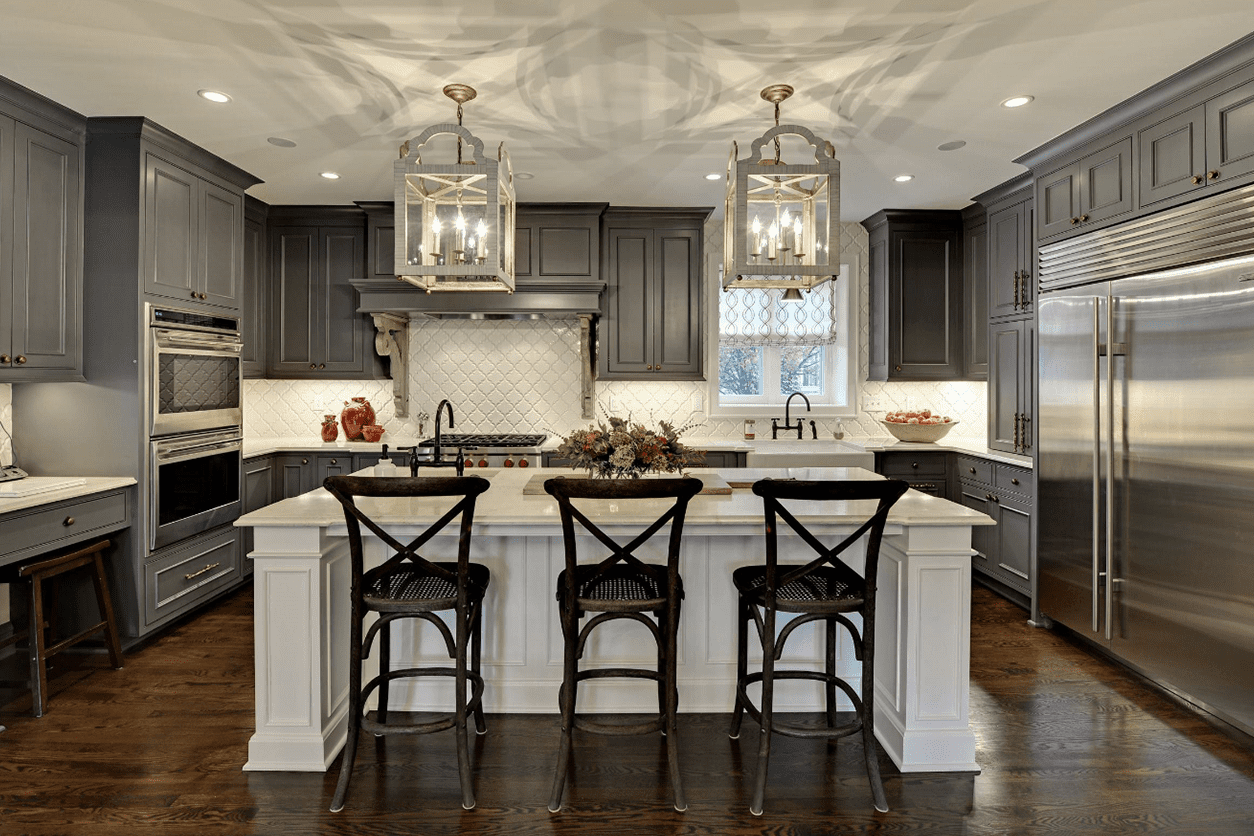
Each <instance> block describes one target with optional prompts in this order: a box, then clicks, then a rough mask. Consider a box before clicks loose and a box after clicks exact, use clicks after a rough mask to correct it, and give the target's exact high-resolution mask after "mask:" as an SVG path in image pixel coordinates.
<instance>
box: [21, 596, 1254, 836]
mask: <svg viewBox="0 0 1254 836" xmlns="http://www.w3.org/2000/svg"><path fill="white" fill-rule="evenodd" d="M973 595H974V606H973V613H974V615H973V623H972V646H971V714H972V721H973V725H974V727H975V730H976V735H977V740H978V747H979V748H978V752H977V760H978V761H979V763H980V765H981V767H982V771H981V772H980V773H979V774H978V775H972V774H958V775H954V774H922V775H901V774H899V773H897V772H896V770H895V769H894V768H893V767H892V764H891V762H889V761H888V760H887V759H886V758H883V757H881V762H882V764H883V768H884V776H885V778H884V783H885V788H886V790H887V792H888V800H889V804H890V805H891V807H892V810H891V812H888V813H884V814H877V813H875V811H874V809H873V808H872V806H871V797H870V791H869V789H868V786H867V782H866V777H865V774H864V772H863V768H862V763H861V751H860V744H859V743H858V742H857V741H856V740H845V741H841V742H840V743H837V744H829V743H827V742H823V741H808V740H794V739H789V738H776V741H775V742H774V744H773V751H772V765H771V774H770V782H769V784H768V787H767V797H766V810H765V814H764V815H763V816H762V817H761V818H755V817H753V816H751V815H749V812H748V801H747V794H746V793H747V792H748V786H747V785H748V783H749V782H748V780H747V777H746V774H745V772H744V768H745V767H747V766H751V765H752V763H753V756H754V753H755V752H756V747H757V735H756V733H755V732H753V731H751V730H749V728H748V724H746V731H745V733H744V734H743V736H742V738H741V739H740V741H731V740H729V739H728V738H727V734H726V726H727V718H726V717H725V716H722V715H702V714H696V715H693V714H686V715H683V717H682V718H681V724H680V741H681V745H682V750H681V755H682V760H683V770H684V780H685V785H686V790H687V793H688V798H689V805H690V806H689V808H688V811H687V812H686V813H682V814H681V813H676V812H675V811H674V810H673V809H672V808H671V806H670V801H669V798H670V789H669V785H668V782H667V779H666V771H665V770H666V757H665V751H664V749H663V748H662V746H661V744H660V742H659V740H658V739H657V738H656V737H653V736H650V737H639V738H605V737H598V736H592V735H578V736H577V737H576V741H577V743H576V746H577V749H576V754H575V766H574V769H573V780H574V783H573V784H572V786H571V788H570V789H569V790H568V792H567V796H566V800H567V804H566V808H565V809H564V810H563V812H561V813H560V814H557V815H551V814H550V813H549V812H548V811H547V810H546V809H545V804H546V801H547V799H548V795H549V788H550V781H551V778H552V769H553V761H552V758H553V757H554V754H555V750H556V748H557V718H556V717H555V716H554V715H542V716H541V715H495V716H490V717H489V718H488V733H487V735H485V736H483V737H480V738H475V739H474V740H473V742H472V752H473V756H474V759H475V761H476V767H475V780H476V792H477V795H478V801H479V806H478V807H477V808H476V809H475V810H472V811H469V812H467V811H464V810H462V808H461V805H460V802H459V799H460V795H459V791H458V781H457V770H456V758H455V756H454V752H453V742H452V739H451V737H450V735H451V734H452V732H451V731H449V732H443V733H440V734H437V735H429V736H420V737H417V738H413V739H408V740H407V739H404V738H396V737H393V738H392V739H390V740H387V741H386V742H382V743H372V742H370V741H368V740H363V742H362V746H361V749H360V751H359V754H358V771H357V773H356V774H355V775H354V779H353V786H352V790H351V792H350V795H349V799H348V805H347V807H346V808H345V810H344V812H342V813H338V814H332V813H329V812H327V806H328V804H329V802H330V799H331V793H332V789H333V787H334V781H335V778H336V775H337V771H338V765H337V766H334V767H333V768H332V769H331V771H330V772H328V773H326V774H325V775H323V774H309V773H245V772H243V771H241V768H240V767H241V766H242V764H243V762H244V760H245V757H246V750H247V742H248V737H249V735H250V733H251V728H252V726H251V724H252V716H253V713H252V712H253V685H252V683H253V670H252V665H253V657H252V618H251V614H252V594H251V591H250V590H244V591H241V592H239V593H237V594H235V595H234V596H232V597H230V598H228V599H226V600H224V601H222V602H221V603H219V604H218V605H216V606H215V607H214V608H213V609H211V610H210V611H208V612H206V613H205V614H204V615H202V616H201V617H199V618H197V619H195V620H194V621H191V622H189V623H187V624H184V625H182V626H180V627H178V628H177V629H176V630H174V631H173V632H171V633H170V634H168V635H167V636H165V637H163V638H161V639H160V640H158V641H157V642H155V643H153V644H151V645H150V646H148V647H146V648H144V649H142V650H140V651H137V652H135V653H133V654H131V655H129V656H128V657H127V659H126V667H125V668H124V669H123V670H121V671H112V670H109V669H107V667H105V662H104V657H103V656H90V655H89V656H78V657H68V658H65V659H64V660H63V661H61V663H60V665H59V670H58V672H57V673H56V674H55V676H54V677H53V681H52V685H51V689H52V700H51V707H50V711H49V713H48V714H47V715H46V716H45V717H43V718H42V719H35V718H33V717H31V716H30V715H29V713H28V710H29V704H30V700H29V697H28V696H26V695H25V694H23V693H20V692H18V691H15V690H12V689H10V690H0V724H2V725H4V726H7V730H6V731H4V732H0V834H3V836H19V835H20V834H76V836H94V835H95V834H134V833H145V834H146V833H159V834H191V833H196V834H201V835H203V834H206V833H212V834H367V835H369V834H402V833H414V834H431V836H440V834H455V833H465V834H494V835H495V834H529V833H552V834H615V836H618V834H624V833H645V834H706V833H711V834H751V833H752V834H775V835H777V836H785V835H786V834H795V835H796V836H809V834H815V835H816V836H817V834H836V833H841V834H844V833H878V834H894V836H898V835H899V834H914V833H919V834H924V833H925V834H937V835H938V836H949V834H1090V833H1092V834H1098V833H1100V834H1142V833H1144V834H1154V833H1162V834H1172V836H1175V835H1176V834H1199V836H1201V835H1202V834H1204V835H1205V836H1228V835H1229V834H1231V836H1238V834H1240V836H1249V834H1251V833H1254V752H1252V751H1251V750H1250V749H1248V748H1246V743H1247V742H1242V741H1238V740H1235V739H1233V738H1232V737H1229V736H1227V735H1225V734H1224V733H1222V732H1221V731H1219V730H1217V729H1215V728H1213V727H1212V726H1211V725H1209V724H1208V723H1207V722H1206V721H1205V720H1204V719H1202V718H1201V717H1200V716H1198V715H1196V714H1194V713H1192V712H1191V711H1189V710H1187V709H1185V708H1183V707H1181V706H1179V705H1177V704H1176V703H1174V702H1173V701H1172V700H1171V699H1169V698H1168V697H1166V696H1164V695H1162V694H1160V693H1159V692H1157V691H1156V690H1155V689H1154V688H1152V687H1149V686H1147V685H1145V684H1143V683H1141V682H1140V681H1139V680H1137V679H1136V678H1135V677H1133V676H1131V675H1130V674H1127V673H1125V672H1124V671H1122V670H1121V669H1119V668H1118V667H1116V666H1114V665H1112V664H1110V663H1108V662H1105V661H1103V660H1101V659H1099V658H1096V657H1094V656H1093V655H1091V654H1089V653H1088V652H1086V651H1085V650H1083V649H1081V648H1079V647H1076V646H1074V645H1072V644H1071V643H1069V642H1068V641H1067V640H1065V639H1064V638H1061V637H1059V636H1057V635H1055V634H1053V633H1051V632H1048V631H1044V630H1037V629H1034V628H1032V627H1030V626H1028V625H1027V624H1026V623H1025V620H1024V615H1025V614H1024V612H1023V610H1021V609H1018V608H1016V607H1014V606H1013V605H1011V604H1008V603H1006V602H1004V601H1002V600H1000V599H998V598H996V597H995V596H993V595H992V594H991V593H989V592H988V591H986V590H983V589H979V588H977V589H976V590H975V591H974V593H973ZM6 667H8V668H13V667H14V660H12V659H10V660H8V662H7V663H6ZM13 672H14V671H13V670H9V671H6V672H4V673H5V675H8V674H12V673H13ZM681 698H682V695H681ZM554 700H555V701H556V696H555V697H554Z"/></svg>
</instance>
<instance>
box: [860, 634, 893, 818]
mask: <svg viewBox="0 0 1254 836" xmlns="http://www.w3.org/2000/svg"><path fill="white" fill-rule="evenodd" d="M869 617H871V618H874V617H875V616H874V613H871V614H870V616H869ZM873 656H874V654H873V653H872V651H871V646H870V645H867V646H865V647H864V648H863V651H862V748H863V750H864V755H865V757H866V777H867V779H868V780H869V781H870V782H871V797H872V798H873V799H874V802H875V809H876V810H877V811H879V812H881V813H887V812H888V799H887V798H885V797H884V782H883V781H882V780H881V779H880V761H879V758H878V757H877V756H876V748H875V665H874V661H873V658H872V657H873Z"/></svg>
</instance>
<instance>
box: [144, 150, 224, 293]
mask: <svg viewBox="0 0 1254 836" xmlns="http://www.w3.org/2000/svg"><path fill="white" fill-rule="evenodd" d="M169 156H170V155H168V154H165V153H161V152H158V151H154V150H149V151H148V152H147V153H146V154H145V158H144V233H145V235H144V267H143V270H144V292H145V293H146V294H148V295H150V296H158V297H163V298H167V299H173V300H176V301H178V302H179V303H181V304H182V305H185V306H187V307H190V308H192V309H193V310H195V309H198V308H201V307H203V306H213V307H214V308H229V309H232V310H238V309H239V307H240V299H241V294H242V292H243V274H244V240H243V234H244V195H243V191H242V190H240V189H238V188H229V187H226V186H224V185H220V184H218V183H216V182H214V181H213V180H211V179H209V178H208V177H207V176H202V175H201V174H198V173H195V172H194V171H193V170H192V166H191V165H189V164H188V163H187V162H181V163H179V162H174V161H171V160H170V159H169V158H168V157H169Z"/></svg>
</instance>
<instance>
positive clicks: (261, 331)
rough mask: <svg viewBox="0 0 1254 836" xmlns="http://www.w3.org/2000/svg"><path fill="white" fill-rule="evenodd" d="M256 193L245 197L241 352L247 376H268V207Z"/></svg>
mask: <svg viewBox="0 0 1254 836" xmlns="http://www.w3.org/2000/svg"><path fill="white" fill-rule="evenodd" d="M268 208H269V207H268V206H266V204H264V203H262V202H261V201H260V200H257V199H256V198H255V197H252V196H246V197H245V199H244V275H243V289H242V290H241V293H240V332H241V335H242V336H243V340H244V348H243V350H242V351H241V352H240V359H241V361H242V364H243V371H244V377H246V378H258V377H265V376H266V357H267V356H268V354H269V352H268V350H267V348H268V346H267V341H266V333H267V330H268V329H267V328H266V313H267V312H268V311H269V309H270V305H269V293H268V291H269V283H268V281H267V276H268V273H269V271H268V266H269V260H268V258H267V257H266V210H267V209H268Z"/></svg>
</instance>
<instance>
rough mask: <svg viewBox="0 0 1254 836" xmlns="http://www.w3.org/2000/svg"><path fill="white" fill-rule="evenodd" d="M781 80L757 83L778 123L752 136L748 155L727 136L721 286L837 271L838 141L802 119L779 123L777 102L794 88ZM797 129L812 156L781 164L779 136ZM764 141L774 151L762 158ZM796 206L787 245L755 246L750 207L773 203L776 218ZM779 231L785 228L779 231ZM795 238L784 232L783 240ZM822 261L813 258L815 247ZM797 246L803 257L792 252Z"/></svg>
mask: <svg viewBox="0 0 1254 836" xmlns="http://www.w3.org/2000/svg"><path fill="white" fill-rule="evenodd" d="M792 92H793V90H792V88H791V87H789V86H788V85H786V84H774V85H771V86H769V87H767V88H765V89H763V90H762V92H761V96H762V98H763V99H765V100H767V101H769V102H773V103H774V104H775V127H773V128H771V129H770V130H768V131H767V132H766V133H764V134H762V136H760V137H758V138H757V139H755V140H753V144H752V145H751V146H750V149H749V155H748V156H747V157H745V158H743V159H737V154H738V153H739V149H738V148H737V145H736V143H735V141H733V142H732V149H731V156H730V158H729V160H728V163H727V203H726V215H725V222H724V232H723V277H722V286H723V290H725V291H727V290H731V289H733V288H783V289H785V290H790V291H800V290H805V291H807V292H808V291H809V290H811V289H812V288H814V287H817V286H818V285H820V284H822V283H823V282H826V281H830V280H834V279H835V278H836V277H837V276H838V275H839V273H840V162H839V161H838V160H837V159H836V155H835V148H834V147H833V146H832V144H831V143H830V142H828V141H827V140H824V139H821V138H820V137H818V136H816V135H815V134H814V133H813V132H812V131H811V130H809V129H808V128H805V127H802V126H801V125H781V124H779V103H780V102H782V101H783V100H785V99H787V98H788V97H789V96H791V95H792ZM789 135H792V136H799V137H801V138H802V139H804V140H805V141H806V142H807V143H809V145H810V146H811V147H813V149H814V162H813V163H809V162H803V163H785V162H782V161H781V160H780V146H779V138H780V137H781V136H789ZM767 143H772V144H773V145H774V147H775V158H774V159H770V158H766V159H763V148H764V147H765V146H766V145H767ZM785 201H786V202H788V203H790V204H794V205H797V204H799V206H800V208H799V211H798V214H799V216H800V220H801V235H800V236H796V240H794V241H792V242H791V243H792V244H793V246H791V247H783V246H781V247H778V248H777V249H776V251H775V256H774V257H770V256H769V255H768V252H769V251H763V250H761V249H758V251H757V253H756V258H755V250H754V246H753V243H752V242H751V240H750V239H751V238H752V239H754V240H755V241H758V242H760V241H761V240H764V239H761V238H759V237H758V236H755V235H754V234H753V232H752V231H751V229H750V226H749V225H750V223H751V222H752V219H751V218H750V216H749V212H750V208H751V207H752V206H759V207H761V206H768V207H769V206H770V205H771V204H774V207H775V208H774V213H775V215H776V217H774V218H773V220H774V222H776V223H777V224H778V223H779V222H780V220H781V218H779V217H778V213H779V208H780V207H781V205H782V204H783V203H784V202H785ZM823 203H825V204H826V218H825V219H822V220H820V219H819V217H818V211H817V210H818V207H819V205H820V204H823ZM780 231H781V232H782V231H783V230H780ZM788 237H793V236H792V235H791V234H789V233H784V235H783V236H782V237H781V239H777V240H783V239H786V238H788ZM819 247H822V248H823V260H824V261H825V262H826V263H822V264H819V263H815V262H816V261H818V260H819V259H818V248H819ZM797 250H801V251H802V254H801V255H800V256H795V255H794V256H791V257H790V256H789V253H796V251H797Z"/></svg>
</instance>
